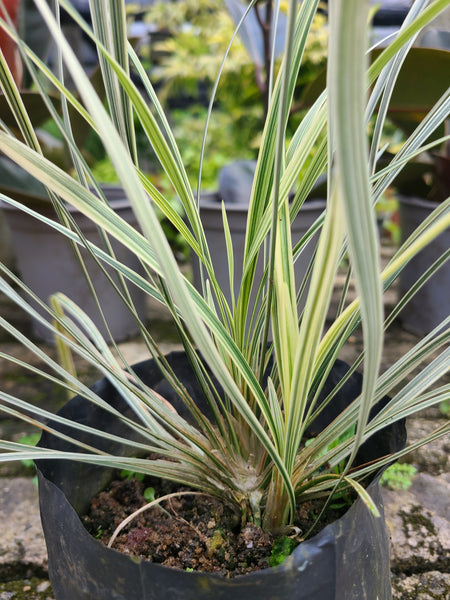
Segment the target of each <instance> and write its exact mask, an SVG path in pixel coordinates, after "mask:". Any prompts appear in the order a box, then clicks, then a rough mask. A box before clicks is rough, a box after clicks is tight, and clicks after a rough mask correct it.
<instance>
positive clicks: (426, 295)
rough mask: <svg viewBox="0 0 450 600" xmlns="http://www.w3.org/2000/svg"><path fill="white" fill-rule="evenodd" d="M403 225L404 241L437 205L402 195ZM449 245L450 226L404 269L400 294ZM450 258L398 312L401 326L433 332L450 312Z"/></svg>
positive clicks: (401, 223) (401, 222)
mask: <svg viewBox="0 0 450 600" xmlns="http://www.w3.org/2000/svg"><path fill="white" fill-rule="evenodd" d="M399 203H400V227H401V234H402V242H403V241H405V240H406V239H407V238H408V236H409V235H410V234H411V233H412V232H413V231H414V230H415V229H417V227H418V226H419V225H420V224H421V223H423V221H424V220H425V219H426V218H427V217H428V216H429V215H430V213H431V212H432V211H433V210H434V209H435V208H436V207H437V206H438V205H437V204H436V203H434V202H430V201H429V200H423V199H421V198H409V197H405V196H403V197H401V198H400V199H399ZM449 247H450V229H447V230H446V231H444V232H443V233H442V234H441V235H440V236H439V237H437V238H436V239H435V240H433V241H432V242H431V244H429V245H428V246H427V247H425V248H424V249H423V250H422V251H421V252H419V253H418V254H417V256H415V257H414V258H413V259H412V260H411V262H410V263H409V264H408V265H407V266H406V267H405V269H403V271H402V272H401V274H400V278H399V293H400V295H401V296H403V295H404V294H405V292H407V291H408V290H409V289H410V288H411V286H412V285H413V284H414V283H415V282H416V281H417V279H418V278H419V277H420V276H421V275H422V274H423V273H424V272H425V271H426V269H427V268H428V267H430V266H431V265H432V264H433V262H434V261H435V260H436V259H438V258H439V257H441V256H442V254H443V253H444V252H447V250H448V249H449ZM449 298H450V261H447V262H446V263H445V264H444V265H443V266H442V267H441V268H440V269H439V270H438V271H437V272H436V273H435V274H434V275H433V277H431V279H429V280H428V281H427V282H426V283H425V285H423V286H422V287H421V289H420V290H419V291H418V292H417V293H416V294H415V295H414V297H413V298H412V299H411V301H410V302H408V304H407V305H406V306H405V308H404V309H403V310H402V312H401V313H400V315H399V318H400V320H401V323H402V326H403V327H404V328H405V329H407V330H408V331H411V332H412V333H415V334H417V335H424V334H427V333H429V332H430V331H432V330H433V329H434V328H435V327H437V326H438V325H439V323H441V322H442V321H443V319H445V318H446V317H447V316H448V315H449V314H450V301H449Z"/></svg>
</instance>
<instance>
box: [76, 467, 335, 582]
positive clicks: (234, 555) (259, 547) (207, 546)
mask: <svg viewBox="0 0 450 600" xmlns="http://www.w3.org/2000/svg"><path fill="white" fill-rule="evenodd" d="M147 486H151V487H152V488H153V489H154V490H155V497H156V498H159V497H161V496H163V495H166V494H171V493H173V494H175V495H174V496H173V497H172V498H170V499H168V500H167V501H164V502H162V503H161V504H160V505H154V506H152V507H151V508H150V509H148V510H146V511H144V512H142V513H141V514H139V515H138V516H136V517H135V518H134V519H133V520H132V521H131V522H130V523H129V525H127V526H126V527H125V528H124V529H123V530H122V532H121V533H119V535H118V536H117V537H116V539H115V541H114V543H113V548H115V549H116V550H120V551H121V552H124V553H126V554H131V555H133V556H139V557H141V558H145V559H148V560H150V561H152V562H155V563H159V564H162V565H165V566H168V567H173V568H177V569H182V570H193V571H203V572H209V573H216V574H218V575H223V576H224V577H235V576H236V575H243V574H245V573H250V572H251V571H255V570H259V569H266V568H268V567H269V566H271V564H270V560H271V554H272V548H273V546H274V542H275V541H278V540H279V539H280V538H279V537H275V536H273V535H272V534H270V533H265V532H263V531H262V529H261V528H259V527H256V526H255V525H253V524H249V523H247V524H246V525H245V526H244V527H243V528H242V527H241V524H240V517H239V515H237V514H235V513H233V512H232V511H231V510H230V509H228V508H227V507H225V506H224V505H223V504H222V503H221V502H219V501H218V500H217V499H215V498H212V497H211V496H206V495H194V494H192V495H183V496H181V495H178V496H177V495H176V494H177V493H178V492H186V491H188V488H179V487H178V488H177V487H176V486H174V485H173V484H170V483H169V482H162V481H158V480H154V479H151V478H147V479H146V480H144V481H138V480H136V479H134V478H133V479H129V480H125V481H124V480H116V481H113V483H112V484H111V485H110V487H109V488H108V489H107V490H105V491H104V492H101V493H100V494H99V495H98V496H97V497H96V498H94V500H93V501H92V504H91V508H90V511H89V513H88V515H87V516H85V517H84V519H83V521H84V524H85V526H86V528H87V529H88V531H89V532H90V533H91V534H92V535H94V536H95V537H96V538H97V539H99V540H100V541H102V542H103V543H105V544H108V542H109V540H110V538H111V536H112V534H113V533H114V530H115V529H116V527H118V525H119V524H120V523H121V522H122V521H123V520H124V519H126V518H127V517H128V516H129V515H130V514H131V513H133V512H134V511H136V510H137V509H139V508H140V507H141V506H144V505H145V504H148V502H147V501H146V500H145V499H144V495H143V494H144V490H145V489H146V488H147ZM321 505H322V501H320V500H316V501H314V502H308V503H304V504H302V505H301V506H300V508H299V510H298V512H297V515H296V522H295V527H296V529H292V530H291V532H288V533H291V537H289V536H286V537H285V538H284V540H286V538H288V540H293V541H292V542H289V541H287V540H286V541H287V543H288V544H289V543H292V547H291V549H293V548H294V547H295V545H296V544H297V543H298V542H300V541H301V534H302V532H306V531H308V530H309V528H310V527H311V526H313V525H314V520H315V516H316V515H317V514H318V513H319V511H320V509H321ZM345 510H346V508H344V509H342V508H341V509H339V510H336V509H330V510H327V514H326V518H325V519H323V520H321V522H320V523H319V525H318V526H317V528H316V531H315V533H316V532H317V531H319V530H320V529H321V528H323V527H324V526H325V525H326V524H327V522H331V521H334V520H335V519H336V518H337V517H339V516H341V515H342V514H343V513H344V512H345ZM296 536H297V537H296ZM287 554H288V553H287Z"/></svg>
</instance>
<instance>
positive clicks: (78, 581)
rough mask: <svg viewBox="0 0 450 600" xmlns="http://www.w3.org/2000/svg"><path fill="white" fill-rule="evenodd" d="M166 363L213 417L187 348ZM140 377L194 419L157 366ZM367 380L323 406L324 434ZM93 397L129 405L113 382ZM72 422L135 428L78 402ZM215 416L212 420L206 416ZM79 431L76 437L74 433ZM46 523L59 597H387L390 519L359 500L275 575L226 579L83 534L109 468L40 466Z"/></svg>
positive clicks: (57, 443) (401, 437)
mask: <svg viewBox="0 0 450 600" xmlns="http://www.w3.org/2000/svg"><path fill="white" fill-rule="evenodd" d="M167 360H168V362H169V364H170V366H171V367H172V368H173V369H174V371H175V373H176V375H177V377H178V378H179V379H180V381H181V382H182V384H183V385H184V386H185V387H186V389H188V390H189V393H190V395H191V397H192V398H193V399H194V400H195V402H196V403H197V405H198V407H199V408H200V409H201V410H202V411H204V412H205V414H208V415H209V413H208V405H207V402H206V400H205V397H204V395H203V394H202V392H201V387H200V385H199V384H198V382H197V380H195V379H193V377H192V370H191V367H190V363H189V360H188V358H187V357H186V356H185V355H184V354H183V353H181V352H176V353H172V354H169V355H168V356H167ZM133 370H134V372H135V374H136V375H137V376H138V377H139V378H141V379H142V380H143V381H144V382H145V384H146V385H148V386H150V387H152V388H153V389H154V390H156V391H157V392H158V393H160V394H161V395H163V396H164V397H165V398H167V399H168V401H169V402H171V404H172V405H173V406H174V407H175V409H176V410H177V412H178V413H179V414H181V415H182V416H184V417H186V418H188V414H187V410H186V407H185V406H184V405H183V404H182V403H181V402H180V400H179V399H178V397H177V396H176V394H175V392H174V391H173V389H172V388H171V387H170V385H169V384H168V382H167V381H166V380H164V379H163V378H162V376H161V374H160V371H159V369H158V368H157V366H156V365H155V363H154V361H151V360H150V361H145V362H143V363H139V364H137V365H134V367H133ZM347 370H348V366H347V365H345V363H343V362H342V361H337V362H336V364H335V366H334V367H333V369H332V371H331V373H330V374H329V376H328V379H327V381H326V383H325V387H324V390H323V391H322V395H321V398H320V399H319V401H323V400H324V399H325V398H326V397H327V395H328V393H329V392H330V391H331V390H333V389H334V387H335V385H336V383H337V381H338V380H340V379H341V378H342V377H343V376H344V374H345V373H346V372H347ZM361 381H362V378H361V375H359V374H357V373H355V374H353V375H352V377H350V378H349V379H348V381H347V382H346V383H345V384H344V385H343V386H342V387H341V389H340V390H339V392H338V393H337V394H336V396H335V397H334V399H333V403H330V404H329V405H328V406H327V407H326V409H325V410H324V411H323V412H322V413H321V422H320V423H318V422H317V421H319V419H316V420H315V421H314V422H313V424H312V430H311V432H312V433H314V428H315V427H318V428H323V427H324V426H325V425H326V424H328V423H329V422H330V421H331V420H332V419H333V418H334V417H335V411H336V410H343V409H344V408H345V406H347V405H348V404H349V403H350V402H351V401H352V400H353V399H354V398H355V397H356V396H357V395H358V394H359V393H360V392H361ZM93 389H94V391H95V392H96V393H97V394H99V395H100V397H102V398H103V399H105V400H106V401H107V402H108V403H109V404H110V405H111V406H113V407H114V408H115V409H117V410H118V411H119V412H120V413H122V414H125V415H126V416H130V417H131V418H132V417H133V415H131V414H130V412H131V411H130V408H129V406H128V405H127V404H126V402H125V401H124V400H123V399H122V398H121V396H120V394H119V393H118V392H117V391H116V390H115V389H114V387H113V386H112V385H111V383H110V382H108V381H107V380H105V379H103V380H101V381H99V382H97V383H96V384H95V385H94V386H93ZM388 400H389V399H388V398H385V399H383V400H382V401H380V403H379V405H376V406H375V407H374V409H372V412H371V416H370V418H373V417H374V415H375V414H376V413H377V412H378V410H380V408H381V406H383V405H385V403H386V401H388ZM209 412H210V411H209ZM60 414H61V415H62V416H64V417H66V418H68V419H71V420H79V421H80V422H83V423H84V424H86V425H90V426H92V427H94V428H95V427H100V428H101V429H102V430H103V431H105V432H110V433H111V434H115V435H119V436H127V435H128V434H129V432H130V429H129V428H127V427H126V426H124V425H123V424H122V423H121V422H120V421H119V420H118V419H117V418H116V417H115V416H113V415H112V414H111V413H109V412H106V411H105V410H104V409H102V408H101V407H99V406H96V405H93V404H92V403H90V402H89V401H87V400H86V399H85V398H82V397H80V396H77V397H75V398H73V399H72V400H71V401H70V402H69V403H67V404H66V406H65V407H64V408H63V409H62V411H60ZM209 416H211V415H209ZM54 426H55V427H56V428H57V429H61V430H62V431H64V432H66V433H69V434H73V430H72V429H71V428H67V427H65V426H62V425H59V424H56V423H55V424H54ZM77 435H78V434H77ZM79 436H80V437H81V438H82V441H83V442H85V443H91V444H94V445H96V446H97V447H98V448H99V449H101V450H103V451H105V452H108V453H119V454H124V455H125V454H127V453H129V452H130V447H129V446H121V445H119V444H117V442H115V441H114V439H113V438H112V437H110V438H106V437H105V438H103V437H102V438H96V439H95V440H92V434H90V433H89V432H80V433H79ZM405 441H406V433H405V426H404V422H403V421H401V422H399V423H395V424H393V425H391V426H389V427H387V428H385V429H384V430H382V431H380V432H377V433H376V434H375V435H374V436H372V438H370V439H369V440H368V441H367V442H365V444H364V445H363V446H362V447H361V449H360V451H359V452H358V455H357V457H356V461H355V462H356V463H357V464H363V463H367V462H370V461H371V460H374V458H375V457H379V456H384V455H386V454H390V453H393V452H395V451H396V450H399V449H401V448H403V447H404V445H405ZM39 446H41V447H47V448H54V449H59V450H63V449H64V450H70V451H74V452H76V451H78V450H79V449H78V448H77V447H75V446H72V445H70V443H69V442H67V441H66V440H62V439H59V438H56V437H54V436H52V435H51V434H49V433H47V432H44V433H43V435H42V438H41V441H40V442H39ZM37 467H38V475H39V498H40V506H41V517H42V524H43V529H44V534H45V538H46V543H47V548H48V554H49V573H50V578H51V581H52V587H53V591H54V593H55V597H56V598H57V599H58V600H59V599H61V600H94V599H95V600H172V599H177V600H211V599H212V598H214V600H228V599H229V600H254V599H255V598H258V600H286V599H289V600H311V599H314V600H331V599H334V600H363V599H364V598H366V599H368V600H374V599H375V598H380V600H381V599H382V600H389V599H390V598H391V586H390V569H389V539H388V535H387V531H386V526H385V521H384V519H383V518H382V517H381V518H377V517H375V516H374V515H373V514H372V513H371V512H370V511H369V510H368V508H367V507H366V506H365V504H364V503H363V502H362V501H361V500H357V501H356V502H355V503H354V504H353V505H352V506H351V508H350V509H349V510H348V511H347V513H346V514H345V515H344V516H343V517H342V518H341V519H339V520H337V521H335V522H334V523H332V524H331V525H328V526H327V527H325V528H324V529H323V530H322V532H321V533H319V534H318V535H317V536H315V537H313V538H311V539H310V540H308V541H306V542H303V543H301V544H300V545H299V546H298V547H297V548H296V549H295V550H294V552H293V553H292V555H291V556H290V557H288V558H287V559H286V561H285V562H284V563H283V564H282V565H280V566H278V567H275V568H273V569H265V570H262V571H258V572H254V573H252V574H249V575H244V576H240V577H236V578H235V579H232V580H228V579H224V578H222V577H218V576H216V575H213V574H208V573H187V572H185V571H180V570H173V569H170V568H169V567H165V566H162V565H159V564H156V563H152V562H149V561H146V560H141V559H139V558H137V557H131V556H129V555H125V554H121V553H119V552H118V551H116V550H114V549H110V548H107V547H105V546H104V545H103V544H101V543H100V542H99V541H98V540H96V539H94V538H93V537H92V536H91V535H89V534H88V532H87V531H86V530H85V529H84V527H83V525H82V523H81V521H80V518H79V515H80V514H83V513H84V512H86V510H87V508H88V506H89V504H90V500H91V498H92V497H93V496H94V495H95V494H96V493H97V492H99V491H100V490H101V489H103V488H104V487H105V485H106V484H107V483H108V481H110V480H111V478H112V473H111V470H109V469H104V468H101V467H96V466H94V465H89V464H83V463H80V462H76V461H61V460H40V461H37ZM368 491H369V493H370V494H371V496H372V498H373V500H374V502H375V503H376V505H377V506H378V508H379V509H380V512H381V513H382V512H383V506H382V500H381V494H380V490H379V486H378V483H377V481H374V482H373V483H371V485H370V486H369V488H368Z"/></svg>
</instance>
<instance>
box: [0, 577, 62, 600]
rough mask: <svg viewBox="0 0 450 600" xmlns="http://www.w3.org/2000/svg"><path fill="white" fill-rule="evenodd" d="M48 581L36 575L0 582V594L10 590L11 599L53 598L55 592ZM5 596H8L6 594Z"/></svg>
mask: <svg viewBox="0 0 450 600" xmlns="http://www.w3.org/2000/svg"><path fill="white" fill-rule="evenodd" d="M47 583H48V581H47V580H45V579H38V578H36V577H33V578H31V579H19V580H17V581H6V582H0V594H1V593H2V592H10V594H12V595H11V600H49V599H50V598H53V592H52V589H51V587H50V586H48V587H47ZM39 590H40V591H39ZM5 597H6V598H7V597H8V596H7V595H6V594H5Z"/></svg>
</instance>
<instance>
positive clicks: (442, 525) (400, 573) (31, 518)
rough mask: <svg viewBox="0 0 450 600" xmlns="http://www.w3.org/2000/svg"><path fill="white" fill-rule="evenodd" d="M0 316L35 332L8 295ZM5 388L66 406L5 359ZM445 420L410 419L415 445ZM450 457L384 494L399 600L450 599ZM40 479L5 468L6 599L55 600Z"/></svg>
mask: <svg viewBox="0 0 450 600" xmlns="http://www.w3.org/2000/svg"><path fill="white" fill-rule="evenodd" d="M0 314H2V315H9V316H10V317H11V318H13V320H14V321H15V322H16V323H17V324H18V325H19V326H20V327H21V328H22V329H23V330H25V331H27V330H28V331H29V323H27V321H26V320H24V319H23V316H21V315H20V314H18V313H17V311H16V309H14V308H13V307H11V305H10V304H9V303H8V302H6V301H5V299H4V298H2V297H1V296H0ZM148 314H149V321H150V322H151V323H152V327H153V328H154V330H155V336H156V337H157V339H158V340H160V341H161V343H162V346H163V349H164V351H169V350H170V349H172V348H173V347H174V346H175V342H174V340H175V334H174V331H173V328H172V326H171V325H170V323H169V322H168V321H167V317H166V315H164V314H163V313H161V312H160V311H159V310H158V309H157V308H155V307H154V306H149V307H148ZM415 340H416V338H414V336H412V335H411V334H408V333H407V332H405V331H403V330H402V329H401V328H400V327H399V326H397V325H395V326H394V327H393V329H392V332H391V333H389V335H388V336H387V339H386V352H385V355H384V359H383V360H384V363H383V366H384V367H386V366H388V365H389V364H392V362H393V361H394V360H395V358H396V357H397V356H400V355H401V354H402V353H404V352H405V351H406V350H407V349H408V348H410V347H411V345H412V344H413V343H414V341H415ZM120 348H121V351H122V352H123V353H124V354H125V356H126V357H127V359H128V360H130V361H131V362H136V361H139V360H143V359H144V358H147V355H146V352H145V349H144V348H143V346H142V345H141V344H140V343H139V342H136V341H131V342H127V343H124V344H121V346H120ZM360 348H361V341H360V339H359V338H358V336H355V337H354V338H353V339H352V340H351V343H350V344H349V345H348V348H347V349H346V352H345V353H344V355H343V358H344V359H347V360H351V359H352V357H353V356H355V355H356V353H357V352H358V351H359V350H360ZM0 351H4V352H11V353H16V355H17V356H20V357H21V358H23V359H24V360H28V361H31V362H32V363H33V364H36V365H38V364H39V360H38V359H37V358H36V357H32V356H31V355H30V353H29V352H28V351H23V350H21V349H20V348H19V346H18V345H17V344H15V343H14V342H13V341H12V340H11V339H10V338H8V337H7V336H3V337H0ZM50 352H53V351H52V350H50ZM77 366H78V368H79V370H80V373H82V374H83V377H84V379H85V381H86V382H87V383H91V382H93V381H94V380H95V379H96V378H97V377H96V376H95V374H94V373H92V372H91V371H90V370H89V369H88V368H86V365H84V364H83V363H81V361H77ZM0 389H2V390H3V391H6V392H8V393H11V394H16V395H17V396H19V397H22V398H26V399H28V400H33V401H36V402H40V403H41V404H42V403H43V404H45V405H46V406H49V407H50V408H53V409H54V408H56V407H58V406H59V405H60V404H62V403H63V402H64V401H65V397H64V394H63V392H62V391H61V390H58V389H57V388H55V387H54V386H52V385H50V384H48V383H45V382H43V381H42V379H41V378H40V377H37V376H36V375H34V374H32V373H27V372H25V371H24V370H23V369H22V368H20V367H12V366H11V365H8V364H7V363H6V361H0ZM444 421H445V417H444V415H442V414H441V413H440V412H439V410H438V409H432V410H428V411H426V412H425V413H423V414H421V415H419V416H417V417H415V418H413V419H410V421H409V424H408V431H409V441H410V442H411V441H414V439H416V438H417V437H418V436H420V435H423V433H424V432H428V431H432V430H433V429H435V428H436V427H437V426H439V425H440V424H442V423H443V422H444ZM28 432H29V428H28V427H27V426H24V425H23V424H22V423H19V422H18V421H15V420H14V419H9V418H2V417H1V416H0V436H1V437H4V436H6V438H7V439H12V440H18V439H20V438H21V437H22V436H23V435H25V434H26V433H28ZM449 451H450V441H449V439H448V438H447V439H440V440H438V441H437V442H435V443H433V444H431V445H429V446H428V447H426V448H422V449H420V450H418V451H416V452H415V453H414V454H412V455H410V456H409V458H408V459H407V460H408V461H409V462H411V463H412V464H414V465H415V466H416V467H417V469H418V473H417V474H416V476H415V478H414V480H413V484H412V486H411V488H410V489H409V490H408V491H392V490H389V489H384V491H383V495H384V501H385V511H386V521H387V526H388V528H389V531H390V535H391V539H392V551H391V557H392V560H391V567H392V577H393V579H392V582H393V598H394V600H409V599H414V600H416V599H417V600H431V599H435V598H439V599H440V600H449V599H450V575H449V573H450V563H449V560H450V514H449V513H450V505H449V502H448V499H449V498H450V475H449V471H448V460H449V459H448V456H449ZM32 474H33V473H32V470H30V469H29V468H26V467H24V466H23V465H21V464H16V463H10V464H8V465H0V486H1V487H0V523H1V524H2V535H1V537H0V600H20V599H21V598H26V599H27V600H37V599H40V600H53V596H52V592H51V587H50V586H49V582H48V579H47V571H46V569H47V562H46V550H45V544H44V540H43V537H42V531H41V528H40V520H39V512H38V505H37V490H36V487H35V485H34V483H33V481H32Z"/></svg>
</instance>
